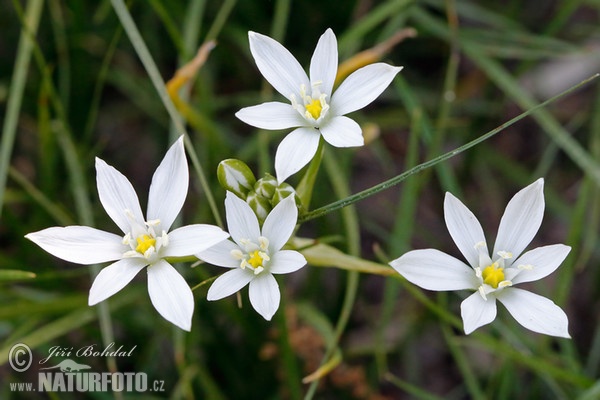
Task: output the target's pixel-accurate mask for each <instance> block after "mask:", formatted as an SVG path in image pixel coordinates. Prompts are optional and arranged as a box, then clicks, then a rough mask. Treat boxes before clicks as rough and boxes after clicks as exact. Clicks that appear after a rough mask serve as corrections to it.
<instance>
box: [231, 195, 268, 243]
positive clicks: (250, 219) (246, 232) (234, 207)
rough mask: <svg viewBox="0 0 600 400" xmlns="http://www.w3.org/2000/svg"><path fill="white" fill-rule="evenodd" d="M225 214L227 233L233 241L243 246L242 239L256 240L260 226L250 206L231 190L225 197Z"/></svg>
mask: <svg viewBox="0 0 600 400" xmlns="http://www.w3.org/2000/svg"><path fill="white" fill-rule="evenodd" d="M225 214H226V216H227V227H228V228H229V234H230V235H231V238H232V239H233V240H235V242H236V243H237V244H238V245H240V246H242V247H243V245H244V244H243V243H242V242H243V241H244V240H251V241H254V242H257V241H258V238H259V236H260V227H259V225H258V219H257V218H256V214H254V211H252V209H251V208H250V206H249V205H248V204H247V203H246V202H245V201H244V200H242V199H240V198H239V197H237V196H236V195H235V194H233V193H231V192H227V195H226V197H225Z"/></svg>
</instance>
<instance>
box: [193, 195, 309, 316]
mask: <svg viewBox="0 0 600 400" xmlns="http://www.w3.org/2000/svg"><path fill="white" fill-rule="evenodd" d="M225 211H226V215H227V226H228V227H229V233H230V234H231V238H232V239H233V241H231V240H225V241H223V242H221V243H219V244H217V245H215V246H213V247H211V248H210V249H207V250H204V251H202V252H200V253H198V254H196V256H197V257H198V258H200V259H202V260H204V261H206V262H208V263H210V264H214V265H218V266H220V267H225V268H231V270H230V271H227V272H225V273H224V274H223V275H221V276H219V277H218V278H217V279H216V280H215V281H214V283H213V284H212V285H211V287H210V289H209V290H208V295H207V298H208V300H219V299H222V298H224V297H227V296H229V295H231V294H233V293H235V292H237V291H239V290H240V289H242V288H243V287H244V286H246V285H247V284H249V296H250V303H251V304H252V307H254V309H255V310H256V311H257V312H258V313H259V314H260V315H262V316H263V317H264V318H265V319H266V320H271V318H272V317H273V314H275V312H276V311H277V309H278V308H279V300H280V293H279V286H278V285H277V281H276V280H275V277H274V276H273V274H287V273H290V272H294V271H297V270H298V269H300V268H302V267H303V266H304V265H305V264H306V259H305V258H304V256H303V255H302V254H300V253H299V252H297V251H294V250H281V248H282V247H283V245H284V244H285V243H286V242H287V241H288V240H289V238H290V236H291V235H292V233H293V231H294V228H295V226H296V221H297V219H298V209H297V208H296V203H295V201H294V196H288V197H286V198H285V199H283V200H282V201H281V202H279V203H278V204H277V205H276V206H275V208H273V210H272V211H271V212H270V213H269V215H267V218H266V219H265V222H264V224H263V226H262V229H261V228H260V226H259V223H258V219H257V218H256V215H255V214H254V212H253V211H252V209H251V208H250V206H249V205H248V204H247V203H246V202H245V201H243V200H241V199H239V198H238V197H237V196H235V195H234V194H233V193H231V192H227V197H226V199H225Z"/></svg>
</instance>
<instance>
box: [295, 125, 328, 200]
mask: <svg viewBox="0 0 600 400" xmlns="http://www.w3.org/2000/svg"><path fill="white" fill-rule="evenodd" d="M324 143H325V140H323V137H321V138H319V146H318V147H317V152H316V154H315V156H314V157H313V159H312V160H311V161H310V164H308V168H307V169H306V172H305V173H304V176H303V177H302V179H301V180H300V183H299V184H298V186H296V193H298V197H299V198H300V204H302V206H304V209H306V210H309V209H310V201H311V199H312V194H313V189H314V186H315V181H316V179H317V173H318V172H319V167H320V166H321V160H322V158H323V151H324Z"/></svg>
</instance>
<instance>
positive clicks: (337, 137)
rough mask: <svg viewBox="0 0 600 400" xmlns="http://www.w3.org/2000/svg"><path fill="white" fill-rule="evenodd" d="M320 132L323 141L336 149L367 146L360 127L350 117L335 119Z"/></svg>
mask: <svg viewBox="0 0 600 400" xmlns="http://www.w3.org/2000/svg"><path fill="white" fill-rule="evenodd" d="M319 130H320V131H321V134H322V135H323V139H325V141H326V142H327V143H329V144H330V145H332V146H334V147H357V146H362V145H363V144H365V140H364V138H363V135H362V129H361V128H360V125H358V124H357V123H356V121H354V120H353V119H350V118H348V117H343V116H336V117H333V118H332V119H330V120H329V121H327V123H326V124H325V125H323V126H321V127H320V128H319Z"/></svg>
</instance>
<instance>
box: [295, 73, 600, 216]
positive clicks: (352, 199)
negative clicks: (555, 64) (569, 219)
mask: <svg viewBox="0 0 600 400" xmlns="http://www.w3.org/2000/svg"><path fill="white" fill-rule="evenodd" d="M599 75H600V74H595V75H593V76H591V77H589V78H587V79H585V80H583V81H581V82H580V83H578V84H577V85H575V86H572V87H570V88H569V89H567V90H565V91H564V92H562V93H560V94H558V95H556V96H554V97H552V98H550V99H548V100H546V101H544V102H543V103H540V104H538V105H536V106H534V107H532V108H530V109H529V110H527V111H525V112H523V113H521V114H519V115H518V116H516V117H514V118H512V119H511V120H509V121H508V122H505V123H504V124H502V125H500V126H498V127H497V128H495V129H492V130H491V131H489V132H488V133H485V134H483V135H481V136H479V137H478V138H476V139H474V140H472V141H470V142H468V143H467V144H464V145H462V146H460V147H457V148H456V149H454V150H451V151H449V152H447V153H445V154H442V155H441V156H439V157H436V158H434V159H433V160H429V161H426V162H424V163H422V164H419V165H417V166H416V167H414V168H411V169H410V170H408V171H406V172H403V173H402V174H400V175H397V176H395V177H393V178H391V179H388V180H387V181H385V182H382V183H379V184H377V185H375V186H373V187H371V188H369V189H365V190H363V191H361V192H358V193H356V194H353V195H351V196H348V197H346V198H345V199H342V200H338V201H335V202H333V203H331V204H328V205H326V206H323V207H320V208H317V209H315V210H313V211H311V212H308V213H306V214H304V215H302V216H300V218H299V219H298V220H299V222H300V223H303V222H306V221H309V220H311V219H315V218H318V217H321V216H323V215H325V214H328V213H330V212H332V211H335V210H338V209H340V208H344V207H347V206H349V205H350V204H353V203H356V202H357V201H360V200H363V199H365V198H367V197H369V196H372V195H374V194H376V193H379V192H381V191H383V190H386V189H389V188H391V187H393V186H395V185H397V184H399V183H400V182H402V181H404V180H405V179H406V178H408V177H409V176H412V175H414V174H416V173H418V172H421V171H423V170H425V169H427V168H430V167H432V166H434V165H436V164H439V163H440V162H442V161H445V160H448V159H450V158H452V157H454V156H456V155H457V154H460V153H462V152H464V151H465V150H468V149H470V148H471V147H474V146H476V145H478V144H479V143H481V142H483V141H485V140H487V139H489V138H491V137H492V136H494V135H496V134H497V133H498V132H501V131H503V130H504V129H506V128H508V127H509V126H511V125H513V124H514V123H515V122H518V121H520V120H521V119H523V118H525V117H526V116H528V115H530V114H533V113H534V112H536V111H538V110H540V109H541V108H543V107H545V106H547V105H548V104H550V103H552V102H554V101H556V100H558V99H559V98H561V97H563V96H565V95H567V94H569V93H571V92H573V91H575V90H577V89H579V88H580V87H582V86H584V85H586V84H588V83H590V82H591V81H592V80H594V79H596V78H597V77H598V76H599ZM598 173H599V174H600V169H599V170H598Z"/></svg>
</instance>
